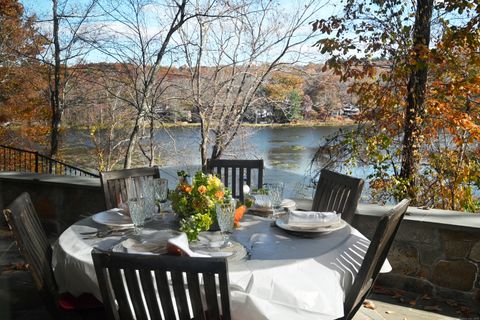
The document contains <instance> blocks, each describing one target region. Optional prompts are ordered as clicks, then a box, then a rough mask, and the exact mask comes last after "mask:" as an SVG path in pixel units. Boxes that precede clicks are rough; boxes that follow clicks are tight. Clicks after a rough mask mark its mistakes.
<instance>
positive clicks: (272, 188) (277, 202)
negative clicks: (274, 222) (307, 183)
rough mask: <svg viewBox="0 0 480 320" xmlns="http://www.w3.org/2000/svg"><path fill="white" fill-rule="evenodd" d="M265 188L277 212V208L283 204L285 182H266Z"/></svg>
mask: <svg viewBox="0 0 480 320" xmlns="http://www.w3.org/2000/svg"><path fill="white" fill-rule="evenodd" d="M263 188H264V189H265V190H266V191H267V193H268V198H269V199H270V203H271V205H272V209H273V212H274V213H275V210H276V209H278V208H280V206H281V205H282V200H283V188H284V184H283V182H274V183H265V184H264V185H263Z"/></svg>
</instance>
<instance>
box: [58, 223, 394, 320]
mask: <svg viewBox="0 0 480 320" xmlns="http://www.w3.org/2000/svg"><path fill="white" fill-rule="evenodd" d="M146 227H149V226H148V225H147V226H146ZM154 227H155V228H168V225H167V224H163V225H161V224H160V225H157V226H154ZM99 228H104V226H102V225H100V224H98V223H96V222H95V221H93V220H92V218H91V217H89V218H85V219H83V220H80V221H78V222H77V223H75V224H74V225H72V226H70V227H69V228H68V229H67V230H65V232H63V233H62V235H61V236H60V238H59V239H58V241H57V242H56V244H55V246H54V252H53V260H52V264H53V268H54V274H55V278H56V280H57V283H58V286H59V289H60V291H61V292H70V293H71V294H73V295H79V294H81V293H84V292H87V293H91V294H93V295H94V296H96V297H97V298H98V299H100V300H101V294H100V291H99V288H98V284H97V279H96V275H95V269H94V266H93V261H92V257H91V251H92V248H93V247H98V248H100V249H103V250H109V249H111V248H113V247H114V246H115V245H117V244H118V243H120V242H121V241H123V240H125V237H124V236H123V237H122V236H108V237H105V238H97V237H90V238H88V239H86V238H85V236H84V235H83V233H85V232H89V231H95V230H97V229H99ZM231 238H232V239H234V240H236V241H237V242H239V243H241V244H242V245H243V246H244V247H245V248H246V249H247V251H248V252H249V258H248V259H241V260H235V261H229V266H228V268H229V281H230V282H229V288H230V294H231V311H232V318H233V319H289V320H294V319H302V320H304V319H336V318H339V317H342V316H343V301H344V297H345V293H346V292H348V290H349V289H350V288H351V286H352V282H353V279H354V277H355V275H356V272H357V271H358V269H359V267H360V264H361V262H362V259H363V256H364V254H365V252H366V250H367V248H368V245H369V243H370V242H369V241H368V240H367V239H366V238H365V237H364V236H363V235H362V234H361V233H360V232H358V231H357V230H356V229H355V228H353V227H351V226H350V225H347V226H346V227H344V228H342V229H340V230H337V231H334V232H330V233H325V234H322V235H319V236H315V237H299V236H297V235H294V234H291V233H288V232H286V231H285V230H283V229H280V228H279V227H277V226H275V223H272V220H271V219H268V218H264V217H259V216H253V215H248V214H247V215H245V217H244V218H243V220H242V221H241V226H240V228H238V229H236V230H235V231H234V232H233V234H232V236H231ZM390 269H391V268H390V265H389V264H388V262H387V263H385V264H384V266H383V268H382V272H388V271H390Z"/></svg>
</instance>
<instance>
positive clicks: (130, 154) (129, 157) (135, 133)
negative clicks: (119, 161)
mask: <svg viewBox="0 0 480 320" xmlns="http://www.w3.org/2000/svg"><path fill="white" fill-rule="evenodd" d="M140 118H141V117H140V115H138V116H137V118H136V119H135V125H134V126H133V129H132V132H131V133H130V139H129V141H128V147H127V152H126V154H125V161H124V163H123V168H124V169H129V168H130V167H131V166H132V157H133V150H134V149H135V145H136V143H137V136H138V131H139V130H140Z"/></svg>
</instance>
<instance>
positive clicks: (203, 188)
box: [198, 184, 207, 194]
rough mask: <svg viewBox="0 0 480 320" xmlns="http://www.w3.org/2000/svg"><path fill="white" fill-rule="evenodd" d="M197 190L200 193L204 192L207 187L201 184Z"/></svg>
mask: <svg viewBox="0 0 480 320" xmlns="http://www.w3.org/2000/svg"><path fill="white" fill-rule="evenodd" d="M198 192H199V193H200V194H204V193H205V192H207V187H205V186H204V185H203V184H202V185H201V186H200V187H198Z"/></svg>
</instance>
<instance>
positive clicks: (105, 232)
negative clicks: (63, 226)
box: [80, 228, 134, 239]
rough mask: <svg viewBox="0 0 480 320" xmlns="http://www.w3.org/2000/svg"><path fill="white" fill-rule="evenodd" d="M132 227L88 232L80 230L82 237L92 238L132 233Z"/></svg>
mask: <svg viewBox="0 0 480 320" xmlns="http://www.w3.org/2000/svg"><path fill="white" fill-rule="evenodd" d="M133 231H134V229H133V228H107V229H99V230H96V231H89V232H80V234H81V235H82V236H84V237H83V239H92V238H105V237H108V236H123V235H126V234H129V233H133Z"/></svg>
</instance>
